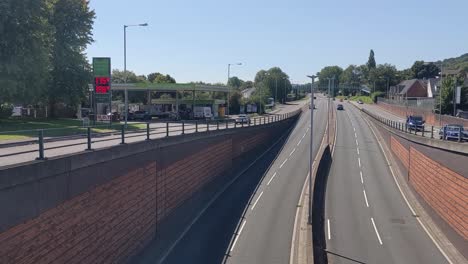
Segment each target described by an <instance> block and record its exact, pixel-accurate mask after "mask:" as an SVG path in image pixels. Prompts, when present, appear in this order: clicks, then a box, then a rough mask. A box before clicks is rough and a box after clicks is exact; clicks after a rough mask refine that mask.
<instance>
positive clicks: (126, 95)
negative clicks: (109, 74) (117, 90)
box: [123, 23, 148, 127]
mask: <svg viewBox="0 0 468 264" xmlns="http://www.w3.org/2000/svg"><path fill="white" fill-rule="evenodd" d="M147 26H148V23H143V24H136V25H124V26H123V27H124V83H127V28H128V27H147ZM127 119H128V91H127V87H125V127H127Z"/></svg>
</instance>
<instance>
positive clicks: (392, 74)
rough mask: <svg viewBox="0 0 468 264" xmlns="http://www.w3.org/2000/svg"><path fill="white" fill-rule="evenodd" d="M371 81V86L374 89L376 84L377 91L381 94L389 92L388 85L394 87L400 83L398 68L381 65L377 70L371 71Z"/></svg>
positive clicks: (386, 64)
mask: <svg viewBox="0 0 468 264" xmlns="http://www.w3.org/2000/svg"><path fill="white" fill-rule="evenodd" d="M369 80H370V81H371V83H369V85H370V86H372V87H374V84H375V90H376V91H381V92H386V91H387V88H388V87H387V85H388V86H392V85H395V84H397V83H399V79H398V77H397V69H396V67H395V66H393V65H391V64H388V63H385V64H379V65H378V66H377V67H376V68H375V69H373V70H371V71H370V72H369Z"/></svg>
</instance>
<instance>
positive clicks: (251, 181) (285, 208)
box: [140, 99, 326, 264]
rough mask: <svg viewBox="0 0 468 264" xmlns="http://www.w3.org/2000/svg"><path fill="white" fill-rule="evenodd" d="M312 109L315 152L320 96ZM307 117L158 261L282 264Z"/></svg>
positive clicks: (302, 169) (304, 163) (321, 120)
mask: <svg viewBox="0 0 468 264" xmlns="http://www.w3.org/2000/svg"><path fill="white" fill-rule="evenodd" d="M317 107H318V109H317V110H315V111H314V112H315V115H316V119H315V122H316V123H315V124H316V128H315V129H316V133H315V134H314V135H315V136H314V151H315V152H317V149H318V147H319V145H320V141H321V139H322V136H323V132H324V128H325V124H326V119H325V118H326V102H325V100H322V99H319V100H318V103H317ZM309 120H310V111H306V112H305V113H304V114H303V115H302V116H301V118H300V120H299V121H298V123H297V125H296V127H295V128H294V129H293V131H292V132H291V134H290V136H289V138H288V139H287V141H286V142H285V143H284V145H283V147H282V149H278V150H272V151H270V152H268V154H267V156H270V157H269V158H268V159H267V160H266V161H265V160H261V161H260V162H258V164H256V165H255V166H253V167H252V168H251V169H249V170H248V171H247V172H246V173H245V174H244V175H242V176H241V177H240V178H239V179H238V180H236V181H235V182H234V183H233V184H232V185H231V186H230V187H229V188H228V189H227V190H226V191H225V192H224V193H223V194H222V195H221V196H220V197H219V198H218V199H217V200H216V201H215V202H214V204H212V205H211V206H210V207H209V208H208V209H207V211H205V213H204V214H203V215H202V216H201V218H200V219H199V220H198V221H197V222H196V223H195V224H194V225H193V226H192V228H191V229H190V231H189V232H188V233H187V234H186V235H185V236H184V238H183V239H182V240H180V242H179V243H178V244H177V245H176V246H175V248H174V249H173V250H172V251H171V252H170V254H168V255H167V258H165V261H164V262H163V263H220V262H222V260H223V259H224V258H225V257H226V253H227V254H229V255H230V257H227V258H226V259H224V260H225V261H226V262H227V263H241V264H249V263H282V264H283V263H288V262H289V255H290V249H291V240H292V232H293V227H294V217H295V214H296V209H297V202H298V200H299V196H300V193H301V190H302V187H303V184H304V181H305V178H306V176H307V173H308V166H309V165H308V160H309V146H310V144H309V143H310V138H309V137H310V131H309V124H310V122H309ZM272 155H273V156H272ZM272 160H273V162H271V161H272ZM257 184H258V189H257V190H256V192H255V194H253V197H252V199H250V203H249V198H251V196H252V192H253V191H254V190H255V187H256V186H257ZM244 211H245V215H244V218H241V216H242V213H243V212H244ZM236 226H238V227H239V231H238V233H237V235H236V234H234V232H235V230H236ZM142 259H143V261H141V262H140V263H151V262H152V261H154V259H152V258H151V254H146V256H143V258H142Z"/></svg>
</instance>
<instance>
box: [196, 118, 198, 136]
mask: <svg viewBox="0 0 468 264" xmlns="http://www.w3.org/2000/svg"><path fill="white" fill-rule="evenodd" d="M197 132H198V120H197V121H195V133H197Z"/></svg>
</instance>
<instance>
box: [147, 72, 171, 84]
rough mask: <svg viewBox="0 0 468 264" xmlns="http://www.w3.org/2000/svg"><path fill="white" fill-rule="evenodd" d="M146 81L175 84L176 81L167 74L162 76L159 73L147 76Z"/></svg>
mask: <svg viewBox="0 0 468 264" xmlns="http://www.w3.org/2000/svg"><path fill="white" fill-rule="evenodd" d="M148 81H150V82H152V83H176V80H175V79H174V78H172V77H171V76H170V75H169V74H166V75H164V74H162V73H159V72H153V73H150V74H148Z"/></svg>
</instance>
